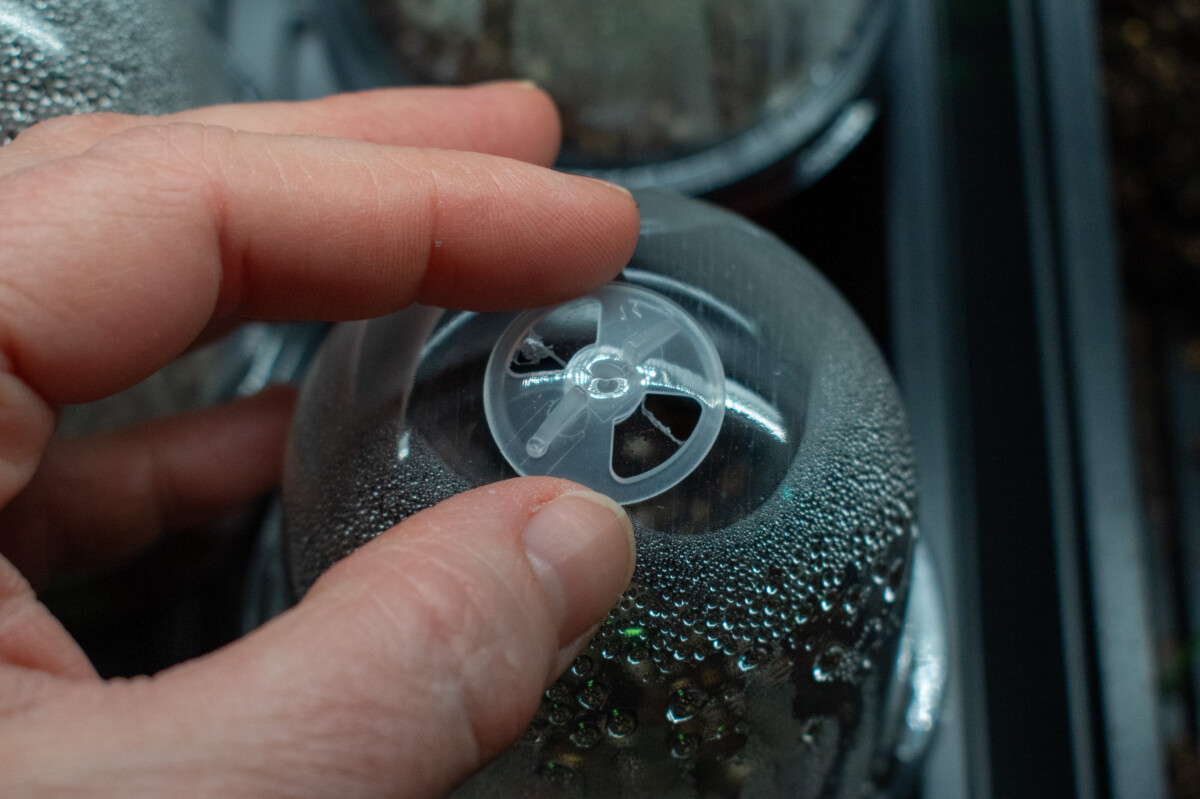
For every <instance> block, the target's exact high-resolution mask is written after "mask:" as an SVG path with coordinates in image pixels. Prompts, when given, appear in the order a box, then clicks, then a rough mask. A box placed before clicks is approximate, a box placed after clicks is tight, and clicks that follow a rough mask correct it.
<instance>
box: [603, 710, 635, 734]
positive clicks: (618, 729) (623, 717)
mask: <svg viewBox="0 0 1200 799" xmlns="http://www.w3.org/2000/svg"><path fill="white" fill-rule="evenodd" d="M637 726H638V721H637V714H636V713H634V712H633V711H632V710H629V709H627V708H623V707H618V708H614V709H613V711H612V712H611V713H609V714H608V725H607V728H608V734H609V735H611V736H612V737H614V738H627V737H629V736H630V735H633V734H634V733H635V732H636V731H637Z"/></svg>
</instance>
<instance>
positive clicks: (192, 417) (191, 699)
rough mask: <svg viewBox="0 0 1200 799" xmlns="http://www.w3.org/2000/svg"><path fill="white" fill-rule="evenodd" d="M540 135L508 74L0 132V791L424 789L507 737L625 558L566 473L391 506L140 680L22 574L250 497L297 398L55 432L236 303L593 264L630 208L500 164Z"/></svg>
mask: <svg viewBox="0 0 1200 799" xmlns="http://www.w3.org/2000/svg"><path fill="white" fill-rule="evenodd" d="M427 146H435V147H438V148H441V149H438V150H432V149H421V148H423V147H427ZM557 146H558V121H557V116H556V114H555V111H554V109H553V106H552V105H551V104H550V101H549V100H548V99H547V98H546V97H545V95H543V94H542V93H541V92H539V91H536V90H533V89H531V88H529V87H527V86H524V85H520V84H515V85H514V84H508V85H491V86H482V87H477V88H473V89H465V90H442V89H424V90H399V91H383V92H373V93H367V94H362V95H355V96H343V97H335V98H329V99H326V100H321V101H316V102H312V103H304V104H268V105H244V106H227V107H217V108H209V109H200V110H196V111H191V112H186V113H184V114H179V115H175V116H174V117H168V118H162V119H149V118H137V117H128V116H117V115H101V116H89V117H69V118H63V119H59V120H52V121H51V122H48V123H43V124H42V125H39V126H35V127H34V128H31V129H29V130H28V131H26V132H25V133H23V134H21V136H19V137H18V138H17V140H16V141H15V142H13V143H12V144H11V145H9V146H7V147H4V148H3V149H0V508H2V510H0V552H3V554H4V555H5V556H6V557H7V560H5V559H4V558H0V793H3V794H4V795H5V796H26V795H38V796H42V795H47V794H52V795H60V794H63V795H83V796H87V795H108V794H115V793H120V794H122V795H136V796H141V795H152V796H160V795H187V796H193V795H217V796H222V797H234V796H288V797H293V796H295V797H303V796H337V797H351V796H388V797H394V796H413V797H425V796H437V795H441V794H443V793H445V792H446V791H448V790H450V789H451V788H452V787H453V786H454V785H455V784H457V783H458V782H459V781H461V780H463V779H465V778H466V777H467V776H468V775H470V774H471V773H472V772H474V771H475V770H477V769H478V768H480V767H481V766H482V765H483V764H484V763H485V762H486V761H487V760H488V759H489V758H491V757H492V756H494V755H496V754H498V753H499V752H501V751H502V750H503V749H504V748H506V747H507V746H508V745H509V744H510V743H511V742H512V741H513V740H514V739H515V737H516V736H517V735H519V734H520V732H521V730H522V729H523V728H524V726H525V725H526V724H527V723H528V721H529V720H530V718H531V717H532V714H533V712H534V710H535V708H536V705H537V702H538V699H539V697H540V695H541V692H542V691H543V690H544V689H545V687H546V685H547V684H548V683H549V682H550V681H551V680H552V679H553V678H554V677H555V676H556V675H557V673H558V672H559V671H561V669H562V668H564V667H565V666H566V665H567V664H568V663H569V662H570V659H571V658H572V657H573V656H574V654H575V652H576V651H577V650H578V649H579V648H581V647H582V645H583V644H584V643H585V642H586V640H587V639H588V637H589V634H590V631H591V629H592V628H593V626H594V625H595V624H597V623H598V622H599V621H600V620H601V619H602V618H603V616H604V614H605V613H606V612H607V610H608V609H609V607H610V606H611V605H612V603H613V602H615V600H616V598H617V596H618V595H619V593H620V592H621V591H622V590H623V589H624V587H625V586H626V584H627V583H628V580H629V577H630V574H631V572H632V568H633V549H632V537H631V531H630V527H629V522H628V520H627V519H626V517H625V515H624V513H623V512H622V511H621V510H620V508H619V507H618V506H616V505H614V504H612V503H611V502H608V501H606V500H604V499H603V498H599V497H597V496H596V495H594V494H590V493H580V489H579V488H578V487H577V486H573V485H572V484H570V483H565V482H563V481H557V480H546V479H524V480H513V481H509V482H506V483H501V484H497V485H494V486H490V487H487V488H484V489H479V490H476V491H472V492H469V493H467V494H463V495H461V496H459V497H456V498H454V499H453V500H450V501H448V502H446V503H443V504H442V505H439V506H437V507H434V508H431V509H429V510H428V511H425V512H423V513H421V514H418V515H416V516H414V517H412V518H410V519H409V520H407V521H405V522H404V523H403V524H401V525H399V526H397V527H396V528H394V529H392V530H390V531H388V532H386V533H384V534H383V535H381V536H379V538H377V539H375V540H374V541H372V542H371V543H369V544H368V545H366V546H364V547H363V548H362V549H360V550H359V551H358V552H356V553H355V554H353V555H351V556H350V557H348V558H346V559H345V560H343V561H341V562H340V563H339V564H337V565H336V566H334V567H333V568H332V569H331V570H330V571H329V572H328V573H327V574H326V575H325V576H324V577H323V578H322V579H321V580H319V581H318V582H317V583H316V585H314V587H313V588H312V590H311V591H310V592H309V593H308V595H307V596H306V597H305V598H304V600H303V601H302V602H300V604H299V605H297V606H296V607H295V608H294V609H292V610H291V611H289V612H288V613H286V614H284V615H283V616H281V617H279V618H277V619H275V620H274V621H272V622H270V623H269V624H267V625H266V626H264V627H263V628H261V629H260V630H257V631H255V632H254V633H252V634H251V635H249V636H247V637H246V638H245V639H243V640H241V641H239V642H236V643H235V644H233V645H231V646H229V647H226V648H225V649H222V650H220V651H218V652H216V653H213V654H211V655H209V656H207V657H205V658H201V659H200V660H197V661H193V662H190V663H187V664H183V665H181V666H178V667H176V668H173V669H170V670H168V671H166V672H163V673H161V674H159V675H156V676H154V677H145V678H138V679H134V680H127V681H110V682H104V681H101V680H100V679H99V678H98V677H97V675H96V673H95V671H94V670H93V669H92V667H91V665H90V664H89V662H88V660H87V658H86V656H85V655H84V654H83V652H82V651H81V650H80V649H79V647H78V646H77V645H76V644H75V642H74V641H72V640H71V639H70V637H69V636H68V635H67V633H66V632H65V631H64V630H63V628H62V627H61V626H60V625H59V624H58V623H57V622H56V621H55V620H54V619H53V617H52V616H51V615H50V614H49V612H48V611H47V610H46V609H45V607H44V606H42V605H41V604H40V603H38V601H37V599H36V597H35V595H34V593H33V591H32V589H31V588H30V585H29V583H28V582H26V580H25V579H23V578H22V577H21V574H20V572H21V571H23V572H24V573H25V574H26V575H27V576H28V577H29V578H31V579H33V580H34V581H38V580H41V579H43V578H44V577H45V576H47V575H49V574H51V573H53V572H54V571H56V570H58V569H61V568H65V567H71V566H78V565H80V564H88V565H93V566H94V565H101V564H104V563H111V562H114V561H116V560H119V559H120V558H122V557H125V556H126V555H128V554H129V553H131V552H132V551H135V550H136V549H138V548H140V547H141V546H143V545H145V544H146V543H148V542H149V541H150V540H152V539H153V538H154V537H156V536H158V535H159V534H161V533H162V532H163V531H164V530H169V529H171V528H173V527H178V526H184V525H191V524H195V523H196V522H197V521H198V520H201V519H203V518H207V517H211V516H215V515H218V514H220V513H222V512H224V511H226V510H228V509H229V508H231V507H235V506H237V505H238V504H240V503H243V502H245V501H246V500H248V499H250V498H252V497H253V496H255V495H257V494H259V493H261V492H262V491H264V490H266V489H268V488H269V487H270V486H271V485H273V484H274V483H275V481H276V480H277V479H278V473H279V468H280V461H281V453H282V447H283V440H284V436H285V431H286V427H287V422H288V418H289V414H290V411H291V405H292V395H291V392H289V391H287V390H274V391H269V392H264V394H262V395H260V396H258V397H255V398H251V399H247V400H242V401H238V402H235V403H232V404H230V405H228V406H223V407H219V408H215V409H210V410H206V411H202V412H199V413H195V414H189V415H187V416H183V417H177V418H173V419H168V420H162V421H156V422H152V423H147V424H144V425H140V426H138V427H137V428H133V429H127V430H124V431H119V432H114V433H106V434H102V435H98V436H94V437H91V438H86V439H79V440H74V441H55V442H51V440H50V439H51V433H52V431H53V426H54V414H55V412H54V408H55V406H57V405H59V404H63V403H74V402H84V401H89V400H93V399H97V398H100V397H102V396H105V395H107V394H111V393H113V392H115V391H118V390H120V389H122V388H125V387H127V386H129V385H132V384H133V383H135V382H137V381H138V380H140V379H142V378H144V377H146V376H148V375H149V374H151V373H153V372H154V371H155V370H157V369H158V368H159V367H161V366H163V365H164V364H166V363H167V362H168V361H170V360H171V359H172V358H174V357H175V356H177V355H179V354H180V353H181V352H183V351H184V350H185V349H186V348H188V347H189V346H190V345H191V344H192V343H193V342H196V341H199V340H204V339H206V338H209V337H212V336H214V335H216V334H219V333H220V332H223V331H225V330H228V329H229V328H230V327H231V326H233V325H234V324H236V323H237V322H238V321H239V320H242V319H247V318H255V319H285V318H286V319H291V318H315V319H349V318H362V317H368V316H373V315H378V314H382V313H386V312H389V311H393V310H395V309H398V308H400V307H402V306H404V305H406V304H407V303H410V302H413V301H418V300H419V301H421V302H425V303H429V304H434V305H443V306H448V307H466V308H475V309H479V310H494V309H503V308H516V307H522V306H529V305H546V304H551V303H554V302H557V301H561V300H563V299H566V298H567V297H570V296H574V295H577V294H581V293H583V292H585V291H587V290H589V289H591V288H594V287H596V286H598V285H600V284H602V283H603V282H605V281H606V280H608V279H610V278H611V277H612V276H613V275H614V274H615V273H616V272H617V271H618V270H619V269H620V268H621V267H622V266H623V265H624V263H625V262H626V261H627V260H628V258H629V256H630V254H631V253H632V250H633V246H634V242H635V240H636V237H637V227H638V223H637V211H636V208H635V206H634V203H633V201H632V199H631V198H630V197H629V196H628V193H626V192H624V191H623V190H618V189H616V188H613V187H611V186H608V185H607V184H603V183H600V182H597V181H591V180H587V179H583V178H578V177H572V176H567V175H562V174H558V173H554V172H551V171H549V170H547V169H544V168H542V167H539V166H534V165H530V164H529V163H522V162H531V163H532V164H549V163H551V162H552V161H553V159H554V156H555V153H556V150H557ZM447 150H473V151H479V152H482V153H486V155H481V154H475V153H471V152H448V151H447ZM497 156H506V157H497ZM18 570H20V571H18Z"/></svg>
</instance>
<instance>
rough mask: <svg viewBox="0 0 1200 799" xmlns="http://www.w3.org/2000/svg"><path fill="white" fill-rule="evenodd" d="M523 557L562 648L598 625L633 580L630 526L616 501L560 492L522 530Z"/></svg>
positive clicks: (632, 548) (586, 494)
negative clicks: (544, 600) (542, 595)
mask: <svg viewBox="0 0 1200 799" xmlns="http://www.w3.org/2000/svg"><path fill="white" fill-rule="evenodd" d="M525 555H526V557H528V558H529V562H530V563H531V564H532V565H533V570H534V572H535V573H536V574H537V576H538V579H539V580H540V581H541V583H542V589H543V590H544V591H545V593H546V598H547V600H548V601H549V603H550V607H551V609H552V610H553V612H554V614H555V616H556V618H557V621H558V641H559V644H560V646H566V645H568V644H570V643H571V642H573V641H575V639H577V638H578V637H579V636H580V635H582V634H583V633H584V632H586V631H587V630H588V629H589V628H590V627H592V626H593V625H595V624H597V623H599V622H600V621H602V620H603V619H604V616H605V615H606V614H607V613H608V611H609V610H611V609H612V606H613V605H614V604H616V602H617V599H618V598H619V597H620V596H621V594H622V593H623V592H624V591H625V589H626V588H627V587H628V586H629V580H630V578H631V577H632V576H633V562H634V544H633V528H632V526H631V525H630V523H629V517H628V516H626V515H625V511H624V509H623V508H621V506H620V505H618V504H617V503H616V502H613V501H612V500H611V499H609V498H608V497H605V496H602V495H600V494H596V493H593V492H591V491H578V492H571V493H568V494H563V495H562V496H560V497H558V498H557V499H555V500H554V501H553V502H550V503H549V504H548V505H546V506H545V507H543V508H542V509H541V510H539V511H538V512H537V513H536V514H534V516H533V518H531V519H530V520H529V524H528V525H527V526H526V528H525Z"/></svg>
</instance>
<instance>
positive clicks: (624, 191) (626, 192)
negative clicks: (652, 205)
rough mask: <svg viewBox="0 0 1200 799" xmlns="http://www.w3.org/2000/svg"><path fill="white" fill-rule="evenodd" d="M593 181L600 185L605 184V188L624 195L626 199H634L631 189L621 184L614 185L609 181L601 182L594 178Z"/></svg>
mask: <svg viewBox="0 0 1200 799" xmlns="http://www.w3.org/2000/svg"><path fill="white" fill-rule="evenodd" d="M593 180H595V181H596V182H598V183H603V184H604V185H605V186H608V187H609V188H610V189H616V190H617V191H619V192H621V193H622V194H624V195H625V196H626V197H629V198H631V199H632V198H633V192H631V191H630V190H629V189H627V188H625V187H624V186H622V185H621V184H620V183H613V182H612V181H609V180H600V179H599V178H593Z"/></svg>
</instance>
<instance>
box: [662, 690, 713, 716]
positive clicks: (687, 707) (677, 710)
mask: <svg viewBox="0 0 1200 799" xmlns="http://www.w3.org/2000/svg"><path fill="white" fill-rule="evenodd" d="M705 701H706V697H705V696H704V692H703V691H701V690H700V689H699V688H693V687H686V688H680V689H678V690H677V691H675V693H673V694H672V695H671V700H670V701H669V702H668V703H667V721H669V722H671V723H672V724H678V723H680V722H681V721H687V720H688V719H690V718H691V717H692V716H694V715H696V713H698V712H699V711H700V708H702V707H704V702H705Z"/></svg>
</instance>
